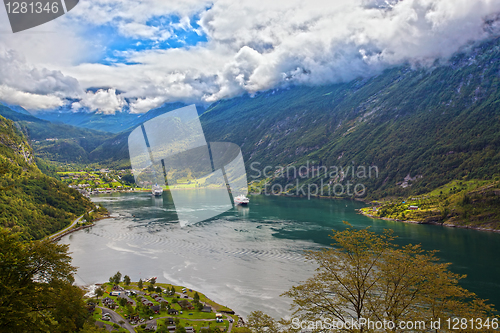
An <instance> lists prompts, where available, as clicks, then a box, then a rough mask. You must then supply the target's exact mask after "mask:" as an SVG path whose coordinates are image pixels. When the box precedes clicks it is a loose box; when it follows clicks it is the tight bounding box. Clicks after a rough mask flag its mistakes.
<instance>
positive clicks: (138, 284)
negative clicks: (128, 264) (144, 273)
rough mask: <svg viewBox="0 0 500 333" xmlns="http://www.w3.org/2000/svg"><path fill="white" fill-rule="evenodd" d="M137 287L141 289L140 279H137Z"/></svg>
mask: <svg viewBox="0 0 500 333" xmlns="http://www.w3.org/2000/svg"><path fill="white" fill-rule="evenodd" d="M137 287H138V288H139V289H142V279H139V282H138V283H137Z"/></svg>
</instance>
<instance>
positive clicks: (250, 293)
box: [61, 192, 500, 317]
mask: <svg viewBox="0 0 500 333" xmlns="http://www.w3.org/2000/svg"><path fill="white" fill-rule="evenodd" d="M197 195H199V192H198V193H197ZM250 200H251V202H250V205H249V206H248V207H235V208H233V209H231V210H230V211H228V212H226V213H224V214H222V215H219V216H217V217H215V218H212V219H210V220H207V221H204V222H201V223H197V224H194V225H188V226H184V227H181V226H180V224H179V223H178V221H177V214H176V211H175V207H174V205H173V203H172V200H171V197H170V195H169V193H168V192H164V194H163V197H162V198H154V197H152V196H151V195H149V194H147V193H122V194H120V193H116V194H112V195H106V196H96V197H93V201H94V202H96V203H102V204H103V205H104V206H105V207H106V208H108V210H109V211H110V212H111V214H112V216H113V217H112V218H110V219H105V220H102V221H99V222H97V224H96V226H94V227H92V228H90V229H86V230H83V231H78V232H75V233H73V234H71V235H69V236H66V237H64V238H63V239H62V240H61V242H62V243H66V244H69V246H70V251H71V252H72V257H73V265H75V266H77V267H78V273H77V277H76V278H77V283H79V284H92V283H97V282H105V281H107V280H108V278H109V277H110V276H111V275H113V274H114V273H116V271H120V272H121V273H122V274H123V275H125V274H127V275H129V276H130V277H131V278H132V280H133V281H137V280H139V278H142V279H145V278H149V277H151V276H157V277H158V281H159V282H169V283H174V284H178V285H184V286H187V287H189V288H193V289H196V290H200V291H202V292H203V293H205V294H206V295H207V296H208V297H210V298H212V299H214V300H216V301H218V302H219V303H221V304H224V305H226V306H229V307H231V308H233V309H234V310H235V311H236V313H237V314H240V315H245V316H246V315H248V314H249V313H250V312H251V311H253V310H262V311H264V312H266V313H269V314H271V315H273V316H276V317H279V316H284V315H287V314H289V300H287V299H285V298H283V297H279V295H280V294H281V293H282V292H284V291H286V290H288V289H289V288H290V287H291V286H293V285H297V284H298V283H299V282H300V281H304V280H305V279H307V278H309V277H311V276H312V275H313V274H314V268H315V266H314V265H313V264H312V263H307V262H305V261H304V258H303V252H304V250H309V249H319V248H321V247H324V246H328V245H329V244H330V243H332V241H331V239H330V237H329V235H330V234H331V232H332V229H335V230H343V229H345V228H346V225H344V224H343V222H342V221H348V222H349V223H350V224H351V225H353V226H354V227H355V228H365V227H368V226H370V227H371V230H373V231H375V232H382V231H383V230H384V229H387V228H390V229H393V230H394V233H395V235H396V236H398V239H397V242H398V243H399V244H408V243H412V244H419V243H420V244H422V246H423V248H425V249H426V250H439V251H440V252H439V254H438V256H439V257H440V258H441V259H442V260H443V261H446V262H451V263H452V266H451V270H452V271H453V272H455V273H460V274H467V276H468V277H467V278H466V279H465V280H464V281H463V283H462V285H463V286H464V287H466V288H467V289H469V290H471V291H474V292H476V293H477V294H478V295H479V296H480V297H482V298H488V299H490V301H491V302H492V303H494V304H495V305H498V306H500V280H499V279H498V277H499V276H500V264H499V260H498V253H500V234H495V233H488V232H481V231H475V230H465V229H455V228H447V227H440V226H432V225H415V224H405V223H401V222H391V221H384V220H376V219H370V218H368V217H365V216H362V215H360V214H358V213H357V212H356V211H355V209H357V208H361V207H363V204H362V203H360V202H356V201H349V200H327V199H314V200H307V199H301V198H291V197H275V196H252V197H250ZM183 209H192V210H199V209H207V207H203V206H202V205H194V206H193V207H188V208H183Z"/></svg>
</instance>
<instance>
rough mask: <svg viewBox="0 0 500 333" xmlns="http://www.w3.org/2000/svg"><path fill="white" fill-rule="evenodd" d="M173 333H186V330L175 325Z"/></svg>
mask: <svg viewBox="0 0 500 333" xmlns="http://www.w3.org/2000/svg"><path fill="white" fill-rule="evenodd" d="M175 333H186V329H185V328H184V326H182V325H177V326H176V328H175Z"/></svg>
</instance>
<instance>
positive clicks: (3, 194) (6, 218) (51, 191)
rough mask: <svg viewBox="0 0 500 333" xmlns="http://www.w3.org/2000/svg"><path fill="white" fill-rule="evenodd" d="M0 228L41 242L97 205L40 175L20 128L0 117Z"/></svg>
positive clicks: (61, 184) (51, 179)
mask: <svg viewBox="0 0 500 333" xmlns="http://www.w3.org/2000/svg"><path fill="white" fill-rule="evenodd" d="M0 188H1V189H0V226H3V227H7V228H10V229H14V230H18V231H21V232H23V235H25V236H26V237H31V238H33V239H40V238H43V237H44V236H47V235H49V234H51V233H53V232H55V231H57V230H59V229H62V228H63V227H65V226H66V225H67V224H68V223H69V222H70V221H71V220H72V219H73V218H75V217H76V216H78V215H80V214H83V213H85V212H86V211H87V210H90V209H92V207H93V204H92V203H91V202H90V201H89V200H88V199H86V198H84V197H83V196H82V195H81V194H80V193H78V191H76V190H73V189H70V188H68V187H67V186H65V185H64V184H63V183H61V182H60V181H58V180H56V179H54V178H51V177H48V176H46V175H44V174H42V173H41V172H40V170H39V169H38V167H37V166H36V164H35V158H34V153H33V150H32V148H31V147H30V145H29V144H28V142H27V140H26V138H25V137H24V136H23V134H22V132H21V131H20V130H19V129H18V127H17V126H16V125H15V124H14V123H13V122H12V121H10V120H7V119H5V118H3V117H1V116H0Z"/></svg>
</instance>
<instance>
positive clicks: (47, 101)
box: [0, 84, 64, 110]
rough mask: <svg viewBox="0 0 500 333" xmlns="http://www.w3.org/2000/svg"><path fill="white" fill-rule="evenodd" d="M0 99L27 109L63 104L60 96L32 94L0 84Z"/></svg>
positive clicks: (48, 107) (53, 106) (54, 106)
mask: <svg viewBox="0 0 500 333" xmlns="http://www.w3.org/2000/svg"><path fill="white" fill-rule="evenodd" d="M0 100H1V101H4V102H7V103H8V104H11V105H19V106H22V107H23V108H25V109H27V110H40V109H53V108H56V107H59V106H63V105H64V102H63V100H62V99H61V98H59V97H57V96H54V95H40V94H32V93H28V92H24V91H19V90H16V89H13V88H11V87H9V86H6V85H4V84H2V85H0Z"/></svg>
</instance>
